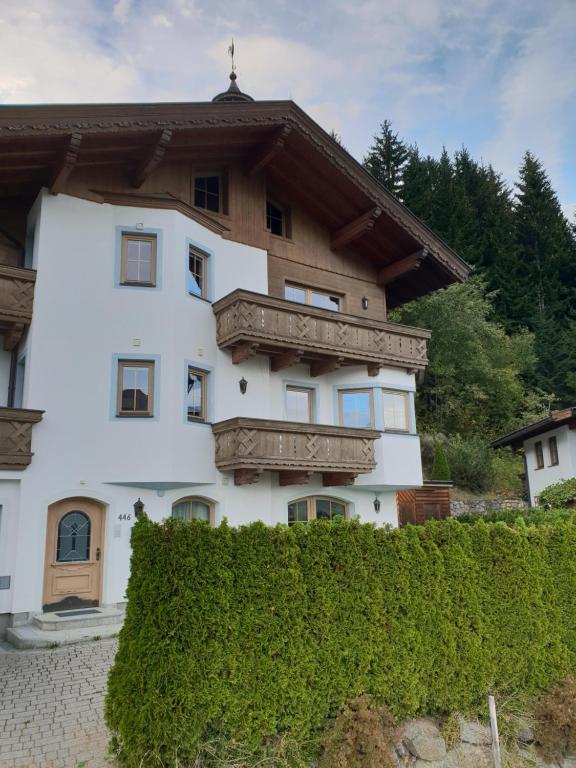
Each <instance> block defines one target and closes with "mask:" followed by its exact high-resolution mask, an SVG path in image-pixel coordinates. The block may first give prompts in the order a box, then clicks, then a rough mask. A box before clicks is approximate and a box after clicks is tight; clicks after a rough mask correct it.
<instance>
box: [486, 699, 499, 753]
mask: <svg viewBox="0 0 576 768" xmlns="http://www.w3.org/2000/svg"><path fill="white" fill-rule="evenodd" d="M488 710H489V712H490V728H491V729H492V757H493V758H494V768H502V761H501V759H500V739H499V737H498V720H497V719H496V700H495V699H494V696H492V695H489V696H488Z"/></svg>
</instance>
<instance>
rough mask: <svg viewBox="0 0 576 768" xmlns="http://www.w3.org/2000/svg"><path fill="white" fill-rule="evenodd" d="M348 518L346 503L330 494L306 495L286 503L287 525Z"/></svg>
mask: <svg viewBox="0 0 576 768" xmlns="http://www.w3.org/2000/svg"><path fill="white" fill-rule="evenodd" d="M336 517H343V518H344V519H348V504H347V503H346V502H345V501H341V500H340V499H333V498H331V497H330V496H308V498H306V499H298V500H297V501H291V502H290V504H288V525H294V523H307V522H308V520H334V518H336Z"/></svg>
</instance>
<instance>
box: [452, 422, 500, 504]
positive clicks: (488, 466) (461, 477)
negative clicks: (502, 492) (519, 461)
mask: <svg viewBox="0 0 576 768" xmlns="http://www.w3.org/2000/svg"><path fill="white" fill-rule="evenodd" d="M447 457H448V464H449V465H450V469H451V470H452V480H453V481H454V482H455V483H456V485H457V486H459V487H460V488H466V489H468V490H470V491H473V492H476V493H477V492H482V491H486V490H488V489H489V488H491V487H492V484H493V482H494V471H493V467H492V458H493V457H492V449H491V448H490V447H489V446H488V445H487V444H486V443H485V441H484V440H483V439H482V438H480V437H467V438H463V437H461V436H460V435H453V436H452V437H450V439H449V442H448V446H447Z"/></svg>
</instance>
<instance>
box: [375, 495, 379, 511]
mask: <svg viewBox="0 0 576 768" xmlns="http://www.w3.org/2000/svg"><path fill="white" fill-rule="evenodd" d="M374 512H380V499H379V498H378V496H374Z"/></svg>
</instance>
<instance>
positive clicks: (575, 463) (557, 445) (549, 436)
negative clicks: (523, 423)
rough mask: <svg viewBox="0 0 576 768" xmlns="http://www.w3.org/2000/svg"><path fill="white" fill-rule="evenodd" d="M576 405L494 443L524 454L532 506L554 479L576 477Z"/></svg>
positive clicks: (498, 446) (554, 481)
mask: <svg viewBox="0 0 576 768" xmlns="http://www.w3.org/2000/svg"><path fill="white" fill-rule="evenodd" d="M575 430H576V408H565V409H564V410H561V411H552V412H551V414H550V415H549V416H547V417H546V418H545V419H542V420H541V421H537V422H535V423H534V424H530V425H529V426H528V427H523V428H522V429H517V430H516V431H514V432H510V434H508V435H504V437H500V438H498V440H495V441H494V442H493V443H492V446H493V447H494V448H505V447H510V448H512V449H513V450H515V451H519V450H522V451H523V454H524V469H525V476H526V483H527V486H528V492H529V495H530V504H531V506H535V505H538V497H539V495H540V494H541V493H542V491H543V490H544V489H545V488H547V487H548V486H549V485H552V484H553V483H558V482H560V481H561V480H569V479H570V478H572V477H576V431H575Z"/></svg>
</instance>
